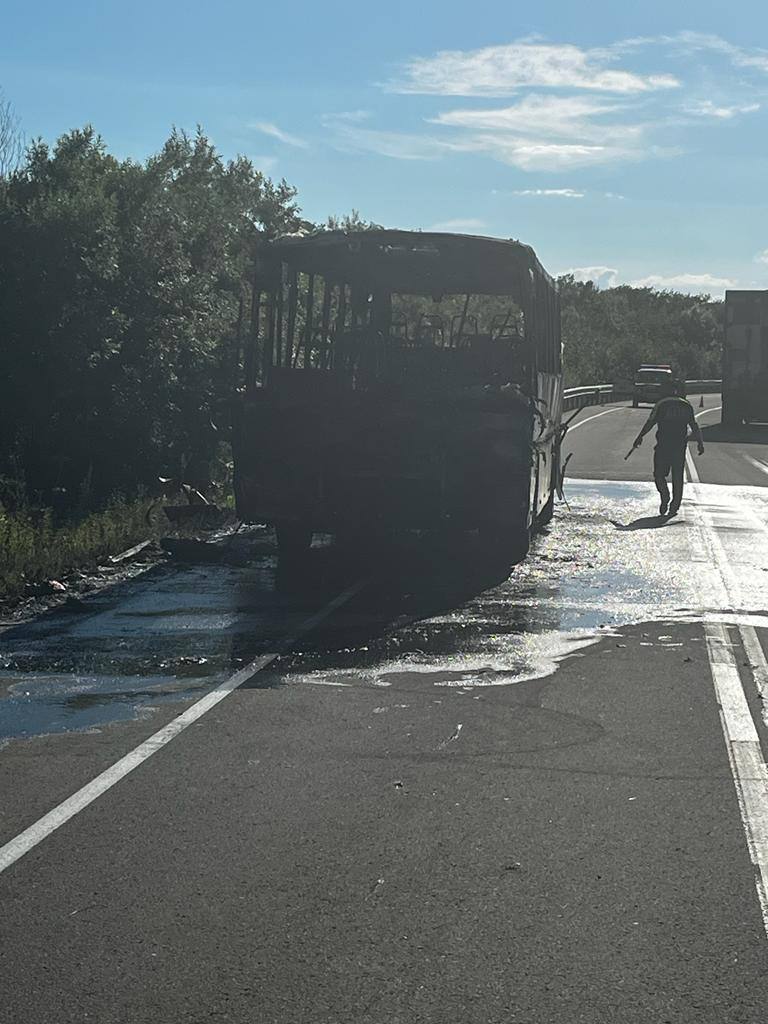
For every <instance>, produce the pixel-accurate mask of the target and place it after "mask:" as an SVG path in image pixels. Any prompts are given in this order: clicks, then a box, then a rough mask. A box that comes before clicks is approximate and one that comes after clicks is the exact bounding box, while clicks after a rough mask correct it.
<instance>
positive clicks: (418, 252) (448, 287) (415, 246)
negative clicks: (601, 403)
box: [244, 231, 560, 393]
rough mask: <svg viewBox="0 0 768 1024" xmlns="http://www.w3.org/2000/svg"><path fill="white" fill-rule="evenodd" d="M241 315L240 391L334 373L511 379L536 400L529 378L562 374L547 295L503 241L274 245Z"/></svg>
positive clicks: (370, 384) (363, 238)
mask: <svg viewBox="0 0 768 1024" xmlns="http://www.w3.org/2000/svg"><path fill="white" fill-rule="evenodd" d="M250 319H251V330H250V336H249V343H248V345H247V347H246V352H245V365H244V374H245V384H246V387H247V388H248V389H251V388H253V387H257V386H261V385H266V386H267V387H270V388H274V387H278V388H280V387H291V386H296V385H297V383H298V381H297V380H296V378H297V377H304V378H305V380H306V378H310V379H312V380H313V381H315V382H318V383H319V381H320V380H321V379H322V378H326V379H328V378H329V377H332V378H333V379H334V380H335V381H336V382H337V384H338V385H339V386H345V387H347V388H351V389H353V390H371V389H376V390H381V389H385V390H387V389H393V390H396V391H398V392H408V391H410V390H412V389H414V388H415V389H418V390H423V389H424V388H427V389H440V388H445V387H448V388H455V387H457V386H459V387H462V386H463V387H466V386H471V385H473V384H488V383H492V382H499V383H507V382H515V383H517V384H519V385H520V386H521V387H522V388H523V389H524V390H525V391H527V392H532V393H535V391H536V386H535V385H536V374H537V372H545V373H551V374H559V373H560V333H559V310H558V306H557V294H556V291H555V288H554V286H553V283H552V281H551V279H550V278H549V276H548V275H547V273H546V271H544V269H543V268H542V267H541V265H540V264H539V262H538V260H537V258H536V256H535V254H534V253H533V250H532V249H530V248H529V247H528V246H525V245H522V244H520V243H518V242H513V241H502V240H497V239H487V238H476V237H471V236H463V235H447V234H435V233H421V232H405V231H366V232H359V233H350V234H347V233H345V232H326V233H323V234H321V235H316V236H310V237H306V238H298V237H296V238H294V237H290V238H285V239H281V240H278V241H277V242H273V243H271V244H269V245H267V246H265V247H264V249H263V250H262V252H261V254H260V256H259V259H258V262H257V269H256V275H255V280H254V286H253V300H252V309H251V318H250ZM296 370H305V371H314V372H310V373H308V374H299V375H297V374H295V373H293V372H292V371H296ZM291 382H293V384H292V383H291Z"/></svg>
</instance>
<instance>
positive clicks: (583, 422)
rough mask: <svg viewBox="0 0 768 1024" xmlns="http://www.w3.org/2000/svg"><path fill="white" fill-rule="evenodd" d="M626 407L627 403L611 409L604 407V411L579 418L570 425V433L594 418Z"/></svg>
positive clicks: (597, 418)
mask: <svg viewBox="0 0 768 1024" xmlns="http://www.w3.org/2000/svg"><path fill="white" fill-rule="evenodd" d="M626 408H627V406H626V405H619V406H614V407H613V408H611V409H603V411H602V412H596V413H595V415H594V416H587V418H586V419H585V420H579V422H578V423H574V425H573V426H572V427H568V434H570V433H571V431H572V430H578V429H579V427H586V425H587V424H588V423H591V422H592V420H599V419H600V417H601V416H607V415H608V413H609V412H620V411H621V410H622V409H626ZM568 434H566V435H565V436H566V437H567V436H568Z"/></svg>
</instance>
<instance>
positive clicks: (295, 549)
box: [275, 520, 312, 559]
mask: <svg viewBox="0 0 768 1024" xmlns="http://www.w3.org/2000/svg"><path fill="white" fill-rule="evenodd" d="M275 534H276V536H277V553H278V555H279V556H280V557H281V558H288V559H295V558H298V557H299V556H301V555H304V554H306V553H307V551H309V549H310V547H311V546H312V528H311V527H310V526H308V525H307V524H306V523H302V522H295V521H294V520H281V521H280V522H277V523H275Z"/></svg>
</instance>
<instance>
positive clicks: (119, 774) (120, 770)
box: [0, 580, 367, 873]
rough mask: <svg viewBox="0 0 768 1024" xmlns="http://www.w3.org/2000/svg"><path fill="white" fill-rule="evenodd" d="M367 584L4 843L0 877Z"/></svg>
mask: <svg viewBox="0 0 768 1024" xmlns="http://www.w3.org/2000/svg"><path fill="white" fill-rule="evenodd" d="M366 582H367V581H366V580H361V581H359V582H358V583H356V584H354V585H353V586H351V587H348V588H347V590H345V591H343V593H341V594H339V595H337V596H336V597H335V598H334V599H333V600H332V601H331V602H330V603H329V604H327V605H326V606H325V607H324V608H322V609H321V610H320V611H319V612H317V613H316V614H315V615H312V616H311V617H310V618H308V619H306V620H305V621H304V622H303V623H302V624H301V626H300V627H299V628H298V630H297V631H296V633H295V634H294V635H293V636H292V637H291V638H290V639H286V640H285V641H283V642H282V643H281V644H280V649H279V650H278V651H276V652H275V653H274V654H263V655H261V657H259V658H256V659H255V660H254V661H252V662H251V663H250V664H249V665H246V666H245V667H244V668H241V669H240V670H239V671H238V672H235V674H234V675H233V676H231V677H230V678H229V679H227V680H225V681H224V682H223V683H220V684H219V685H218V686H217V687H216V688H215V689H213V690H211V691H210V693H207V694H206V695H205V696H204V697H202V698H201V699H200V700H199V701H197V702H196V703H194V704H193V705H192V707H190V708H187V710H186V711H184V712H183V713H182V714H180V715H179V716H178V717H177V718H174V719H173V721H171V722H169V723H168V724H167V725H165V726H163V728H162V729H159V730H158V731H157V732H156V733H155V734H154V735H153V736H150V737H149V739H147V740H145V741H144V742H143V743H140V744H139V746H138V747H136V749H135V750H132V751H131V752H130V753H129V754H126V755H125V757H121V758H120V760H119V761H116V762H115V764H113V765H112V766H111V767H110V768H107V769H106V770H105V771H103V772H102V773H101V774H100V775H97V776H96V778H95V779H93V781H92V782H89V783H87V784H86V785H85V786H83V787H82V789H79V790H78V791H77V792H76V793H73V794H72V796H70V797H68V798H67V799H66V800H64V801H63V802H62V803H60V804H59V805H58V807H54V808H53V810H52V811H49V812H48V813H47V814H45V815H43V817H42V818H40V819H39V821H36V822H35V823H34V825H30V826H29V828H27V829H25V830H24V831H23V832H21V833H20V834H19V835H18V836H16V838H15V839H11V841H10V842H8V843H6V844H5V846H2V847H0V873H2V872H3V871H5V869H6V868H9V867H10V866H11V864H14V863H15V862H16V861H17V860H19V858H20V857H23V856H24V854H25V853H29V851H30V850H32V849H34V847H35V846H37V845H38V844H39V843H41V842H42V841H43V840H44V839H46V838H47V837H48V836H49V835H50V834H51V833H52V832H55V831H56V829H57V828H60V827H61V826H62V825H64V824H65V823H66V822H68V821H69V820H70V818H73V817H74V816H75V815H76V814H78V813H79V812H80V811H82V810H84V809H85V808H86V807H87V806H88V805H89V804H91V803H93V801H94V800H96V799H97V798H98V797H100V796H101V795H102V794H103V793H106V792H107V790H108V789H111V788H112V787H113V786H114V785H115V784H116V783H118V782H119V781H120V780H121V779H124V778H125V776H126V775H127V774H128V773H129V772H132V771H133V770H134V768H138V766H139V765H140V764H142V763H143V762H144V761H146V760H147V759H148V758H150V757H152V755H153V754H156V753H157V751H158V750H161V749H162V748H163V747H164V746H166V745H167V744H168V743H170V742H171V740H173V739H175V738H176V737H177V736H178V735H179V734H180V733H182V732H183V731H184V730H185V729H186V728H187V727H188V726H190V725H192V723H193V722H196V721H197V720H198V719H199V718H202V716H203V715H204V714H205V713H206V711H210V710H211V708H213V707H215V706H216V705H217V704H218V703H219V702H220V701H222V700H224V698H225V697H228V696H229V694H230V693H232V691H233V690H236V689H237V687H238V686H242V684H243V683H245V682H247V681H248V680H249V679H250V678H251V677H252V676H254V675H256V673H257V672H259V671H261V669H263V668H265V667H266V666H267V665H269V664H270V662H272V661H274V660H275V658H277V657H278V655H279V653H280V651H281V650H286V649H287V648H289V647H290V646H291V644H293V643H295V642H296V640H297V639H298V638H299V637H300V636H302V635H303V634H305V633H308V632H309V631H310V630H311V629H314V627H315V626H317V625H318V624H319V623H320V622H322V621H323V620H324V619H326V618H328V616H329V615H331V614H333V612H335V611H336V610H337V609H338V608H340V607H341V606H342V605H343V604H346V603H347V601H349V600H351V599H352V598H353V597H354V596H355V594H357V593H359V592H360V590H362V588H363V587H364V586H365V584H366Z"/></svg>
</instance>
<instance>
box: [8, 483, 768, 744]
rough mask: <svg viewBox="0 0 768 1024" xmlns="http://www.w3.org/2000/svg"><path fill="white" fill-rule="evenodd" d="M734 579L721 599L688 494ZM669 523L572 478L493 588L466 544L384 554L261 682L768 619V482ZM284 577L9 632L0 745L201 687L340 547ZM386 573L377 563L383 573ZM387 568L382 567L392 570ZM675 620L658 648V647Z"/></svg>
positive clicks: (328, 576) (527, 671)
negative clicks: (636, 630)
mask: <svg viewBox="0 0 768 1024" xmlns="http://www.w3.org/2000/svg"><path fill="white" fill-rule="evenodd" d="M694 496H695V500H696V502H697V505H698V507H699V508H701V509H702V510H703V514H704V515H705V516H706V517H707V518H708V520H709V521H711V523H712V524H713V526H714V528H715V529H716V531H717V535H718V537H719V538H720V541H721V543H722V545H723V547H724V550H725V552H726V555H727V558H728V561H729V563H730V564H731V566H732V567H733V569H734V571H736V572H737V574H738V579H739V584H740V594H741V599H740V602H739V603H740V605H741V606H740V607H738V608H723V587H722V580H721V579H720V578H719V577H718V575H717V572H716V571H715V569H714V567H713V565H712V558H711V551H710V550H709V549H708V547H707V545H706V543H705V542H704V539H703V536H702V533H701V529H700V519H699V513H697V512H694V510H693V499H694ZM687 497H688V499H689V500H688V501H686V503H685V504H684V506H683V509H682V511H681V514H680V515H679V516H678V517H677V518H676V519H672V520H661V519H660V518H659V517H658V516H657V515H655V512H656V501H657V498H656V492H655V490H654V489H653V487H652V485H649V484H647V483H608V482H604V481H597V482H590V481H579V482H572V483H571V484H570V485H569V489H568V500H569V507H565V506H564V505H561V506H560V507H559V509H558V513H557V515H556V517H555V520H554V522H553V524H552V526H551V528H550V529H549V531H548V533H547V534H546V536H542V537H540V538H539V539H538V540H537V542H536V543H535V545H534V548H533V550H532V552H531V555H530V557H529V558H528V559H527V561H526V562H524V563H523V564H522V565H519V566H518V567H517V568H516V569H515V570H514V571H513V572H512V573H511V574H510V575H509V577H508V578H506V579H504V580H503V581H502V582H499V577H498V574H497V575H496V576H495V577H494V575H493V573H490V574H489V572H488V571H486V570H485V569H483V568H482V567H480V566H479V565H478V560H479V556H478V554H477V552H476V550H475V548H473V546H472V542H471V540H470V541H467V543H466V544H464V541H463V540H462V539H461V538H459V539H458V540H456V541H454V542H453V546H449V547H443V548H442V549H441V550H439V551H437V552H435V551H432V552H431V553H430V552H426V553H424V552H423V551H421V552H420V549H419V548H414V549H412V550H409V551H408V552H406V553H404V554H403V553H402V552H401V555H400V557H399V558H398V557H394V558H391V559H388V561H387V570H388V571H387V573H386V574H384V575H383V576H382V579H381V581H380V583H377V584H376V585H375V586H373V587H370V588H368V590H367V591H365V592H363V594H362V595H361V596H360V598H359V599H358V600H356V601H355V602H353V603H352V604H350V605H349V606H348V607H347V608H345V609H344V610H343V612H341V613H339V615H338V616H337V617H336V619H335V620H334V621H333V622H332V623H329V624H327V626H326V627H324V628H323V629H322V630H320V631H318V633H317V634H316V635H315V636H312V637H308V638H307V639H306V641H305V642H304V643H303V644H301V645H299V646H297V647H296V648H295V649H294V653H293V654H292V655H290V656H286V657H283V658H281V659H279V660H278V661H277V662H276V663H275V664H274V665H273V666H272V667H271V668H270V669H269V670H267V671H265V672H264V673H263V674H260V675H259V677H258V679H257V680H255V681H254V685H261V686H268V685H285V684H288V685H295V684H297V683H311V684H315V685H318V684H322V685H331V686H333V685H347V686H349V685H352V686H376V687H384V688H393V689H398V688H400V689H408V688H413V687H425V686H426V687H432V686H439V687H443V688H450V689H452V690H454V691H462V690H466V689H468V688H474V687H479V686H492V685H500V684H509V683H513V682H516V681H519V680H522V679H526V678H531V677H538V676H542V675H546V674H548V673H550V672H552V671H553V670H554V669H555V667H556V665H557V662H558V660H559V659H561V658H563V657H565V656H567V655H569V654H571V655H572V654H574V653H575V652H577V651H578V648H580V647H583V646H584V645H585V644H589V643H592V642H593V641H594V640H595V639H596V638H599V636H600V635H601V634H603V635H604V634H605V633H606V632H610V630H611V629H615V628H618V627H621V626H624V625H627V624H629V623H633V622H634V623H636V622H656V623H663V622H664V621H665V620H671V619H686V618H688V619H695V620H701V619H702V618H709V619H716V620H723V619H726V620H728V621H743V620H745V619H746V620H748V621H751V622H752V623H753V624H754V625H756V626H764V625H766V624H768V618H767V617H766V616H768V594H767V593H766V591H767V590H768V544H766V537H765V531H766V524H767V523H768V491H767V490H765V489H760V488H749V487H746V488H734V487H717V486H707V485H703V484H700V485H697V486H696V488H695V489H694V488H689V491H688V494H687ZM313 556H316V557H314V559H313V560H311V561H310V562H309V563H308V565H307V567H306V571H305V572H304V574H303V575H302V576H301V577H300V578H298V579H293V580H291V579H289V580H287V581H280V580H279V579H278V578H277V577H276V573H275V562H274V559H273V558H272V557H270V556H266V557H262V558H260V559H259V560H258V561H257V562H255V563H254V564H253V565H250V566H246V567H241V568H236V567H232V566H223V565H216V566H211V565H209V566H191V567H187V568H176V569H172V570H168V569H164V570H162V571H157V572H153V573H150V574H148V575H147V576H145V577H142V578H141V579H137V580H134V581H133V582H132V583H131V584H130V585H128V586H127V587H125V588H124V589H123V590H121V591H119V592H117V593H114V594H112V595H109V594H108V593H107V594H104V595H102V596H100V597H97V598H96V599H95V600H93V601H92V602H90V604H89V609H90V614H68V615H67V614H64V613H59V614H56V615H53V616H50V615H49V616H44V617H42V618H41V619H39V620H37V621H35V622H33V623H30V624H29V625H27V626H25V627H21V628H17V629H13V630H10V631H8V632H6V633H5V634H4V635H3V636H2V637H0V739H2V738H3V737H12V736H25V735H36V734H39V733H42V732H61V731H70V730H74V729H93V728H98V727H99V726H101V725H103V724H105V723H109V722H112V721H116V720H121V719H128V718H133V717H136V716H138V715H140V714H144V713H148V711H149V709H151V708H152V707H153V706H155V705H158V704H161V703H163V702H168V701H178V700H179V699H192V698H194V697H198V696H199V695H200V693H201V691H203V690H205V689H206V688H209V687H211V686H214V685H216V684H217V683H219V682H221V681H222V680H223V679H225V678H227V677H228V676H229V675H231V674H232V672H233V671H237V670H238V669H239V668H241V667H242V666H243V665H244V664H247V663H248V662H250V661H251V660H252V659H253V658H255V657H257V656H258V655H260V654H262V653H264V651H265V650H266V649H267V645H270V644H274V642H275V638H276V637H280V636H286V635H291V633H292V630H293V629H294V628H295V626H296V625H297V624H298V623H299V622H300V621H302V620H304V619H305V618H306V617H307V615H308V614H311V612H312V611H313V610H316V609H317V608H318V607H320V606H321V605H322V604H323V603H325V601H326V600H328V598H329V596H331V592H333V593H335V592H337V591H338V590H339V589H342V586H343V585H345V584H342V586H339V583H340V578H341V575H343V572H348V571H349V567H348V566H347V567H346V568H343V569H342V570H340V569H339V566H338V565H336V566H335V567H334V565H335V563H334V556H333V552H332V551H329V550H327V549H321V550H316V551H313ZM371 568H372V569H374V571H375V567H373V566H372V567H371ZM381 570H382V566H379V567H378V571H379V573H380V574H381ZM664 636H665V630H664V629H663V627H659V628H658V629H654V630H652V631H651V635H650V636H649V641H648V642H649V643H650V642H653V643H659V644H664V643H666V642H669V641H666V640H665V639H664Z"/></svg>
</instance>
